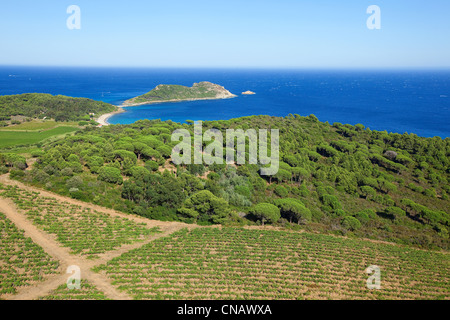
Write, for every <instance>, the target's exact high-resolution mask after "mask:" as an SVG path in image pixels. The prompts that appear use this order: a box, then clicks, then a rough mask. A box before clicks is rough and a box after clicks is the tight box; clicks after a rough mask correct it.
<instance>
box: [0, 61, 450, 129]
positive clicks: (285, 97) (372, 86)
mask: <svg viewBox="0 0 450 320" xmlns="http://www.w3.org/2000/svg"><path fill="white" fill-rule="evenodd" d="M200 81H210V82H213V83H217V84H219V85H222V86H224V87H225V88H226V89H228V90H229V91H231V92H232V93H234V94H236V95H238V97H237V98H232V99H225V100H205V101H189V102H177V103H162V104H152V105H145V106H139V107H128V108H126V111H127V112H125V113H122V114H118V115H115V116H113V117H111V118H110V119H109V120H108V121H109V122H110V123H112V124H129V123H133V122H135V121H137V120H140V119H161V120H169V119H170V120H172V121H176V122H184V121H186V120H226V119H231V118H237V117H241V116H249V115H271V116H287V115H288V114H289V113H292V114H299V115H302V116H307V115H310V114H314V115H316V116H317V117H318V118H319V120H320V121H328V122H329V123H331V124H332V123H334V122H340V123H344V124H345V123H349V124H353V125H354V124H357V123H361V124H363V125H365V126H366V127H369V128H371V129H373V130H381V131H383V130H386V131H388V132H397V133H404V132H408V133H415V134H417V135H419V136H424V137H433V136H440V137H442V138H446V137H450V123H449V121H450V70H441V71H439V70H420V71H418V70H401V71H392V70H391V71H373V70H372V71H369V70H366V71H345V70H332V71H324V70H316V71H314V70H256V69H255V70H250V69H236V70H234V69H126V68H121V69H120V68H114V69H113V68H111V69H108V68H53V67H52V68H49V67H12V66H7V67H6V66H5V67H0V95H10V94H21V93H27V92H43V93H50V94H54V95H56V94H62V95H67V96H73V97H86V98H91V99H95V100H101V101H105V102H108V103H112V104H115V105H120V104H121V103H122V102H123V101H125V100H127V99H129V98H132V97H135V96H138V95H141V94H144V93H146V92H148V91H150V90H151V89H153V88H154V87H156V86H157V85H158V84H180V85H186V86H191V85H192V84H193V83H194V82H200ZM247 90H250V91H254V92H255V93H256V94H255V95H249V96H245V95H241V93H242V92H244V91H247Z"/></svg>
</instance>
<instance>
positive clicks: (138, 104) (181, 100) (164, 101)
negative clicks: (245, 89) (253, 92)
mask: <svg viewBox="0 0 450 320" xmlns="http://www.w3.org/2000/svg"><path fill="white" fill-rule="evenodd" d="M236 97H237V95H235V94H233V95H232V96H229V97H223V98H194V99H171V100H158V101H146V102H139V103H128V104H125V103H123V104H122V105H121V106H120V107H137V106H143V105H147V104H154V103H166V102H184V101H199V100H223V99H231V98H236Z"/></svg>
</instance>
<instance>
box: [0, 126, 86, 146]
mask: <svg viewBox="0 0 450 320" xmlns="http://www.w3.org/2000/svg"><path fill="white" fill-rule="evenodd" d="M77 130H78V128H74V127H56V128H53V129H50V130H45V131H42V132H40V131H34V132H17V131H0V149H2V148H5V147H13V146H23V145H32V144H36V143H38V142H41V141H44V140H46V139H49V138H51V137H55V136H61V135H65V134H68V133H71V132H75V131H77Z"/></svg>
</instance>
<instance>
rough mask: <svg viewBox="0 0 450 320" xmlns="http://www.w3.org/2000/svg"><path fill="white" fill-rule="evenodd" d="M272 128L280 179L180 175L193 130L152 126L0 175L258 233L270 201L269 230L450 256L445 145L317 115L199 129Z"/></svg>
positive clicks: (125, 207)
mask: <svg viewBox="0 0 450 320" xmlns="http://www.w3.org/2000/svg"><path fill="white" fill-rule="evenodd" d="M269 127H270V128H272V129H273V128H279V129H280V160H281V162H280V170H279V171H278V173H277V174H276V175H275V176H273V177H267V176H261V175H260V167H259V166H258V165H250V164H245V165H240V166H232V165H225V164H222V165H217V164H214V165H209V166H208V165H206V164H202V165H187V166H178V167H176V166H174V165H173V164H172V163H171V162H170V156H171V151H172V147H173V146H174V145H176V144H177V143H178V142H177V141H174V142H172V141H171V132H173V130H175V129H179V128H185V129H187V130H189V131H191V132H192V130H193V127H192V126H190V125H188V124H182V125H181V124H177V123H173V122H170V121H168V122H161V121H157V120H154V121H149V120H145V121H138V122H136V123H134V124H132V125H116V126H109V127H106V128H102V129H89V130H86V131H84V132H80V133H79V134H77V135H75V136H73V137H69V138H66V139H64V140H61V141H58V142H55V143H53V144H51V145H49V146H47V147H46V149H45V153H44V154H43V155H40V156H39V159H38V161H37V162H36V164H35V165H34V168H33V170H30V171H27V172H21V171H18V170H16V168H15V163H16V162H18V160H17V159H15V158H14V157H12V156H9V155H5V156H4V158H3V160H2V158H1V157H0V170H1V171H2V172H7V171H9V170H11V169H12V170H11V171H12V173H13V176H15V177H16V178H19V179H22V180H23V181H26V182H30V183H33V184H36V185H38V186H41V187H44V186H45V187H46V188H48V189H50V190H53V191H55V192H57V193H61V194H64V195H70V196H72V197H75V198H78V199H81V200H84V201H88V202H94V203H96V204H101V205H103V206H108V207H114V208H116V209H117V210H121V211H125V212H130V213H135V214H139V215H142V216H145V217H149V218H153V219H165V220H180V221H185V222H197V223H200V224H211V223H224V224H230V223H231V224H260V223H261V217H259V216H258V215H257V214H255V208H256V206H257V205H258V204H261V203H263V204H264V203H268V204H270V205H272V206H276V207H278V208H279V209H280V215H281V218H280V217H275V219H274V220H273V221H272V222H273V223H274V224H275V225H278V226H283V227H285V228H291V229H307V230H317V231H319V232H325V233H334V234H352V235H355V236H358V237H368V238H372V239H379V240H388V241H395V242H400V243H404V244H411V245H415V246H419V247H425V248H438V247H439V248H444V249H448V248H449V247H450V246H449V244H450V241H449V226H450V219H449V211H448V208H449V207H450V201H449V196H448V194H449V193H450V187H449V181H450V176H449V175H450V172H449V169H448V168H449V159H450V157H449V156H450V139H445V140H442V139H441V138H420V137H418V136H416V135H414V134H409V135H408V134H403V135H401V134H388V133H386V132H379V131H372V130H370V129H368V128H364V126H362V125H356V126H351V125H343V124H340V123H335V124H333V125H330V124H328V123H322V122H319V121H318V120H317V118H316V117H314V116H313V115H311V116H308V117H301V116H298V115H295V116H294V115H289V116H288V117H286V118H279V117H269V116H252V117H245V118H239V119H232V120H228V121H209V122H204V123H203V129H204V130H207V129H211V128H216V129H218V130H221V131H225V130H226V129H228V128H232V129H236V128H244V129H245V128H261V129H263V128H269ZM224 154H225V153H224ZM164 170H167V172H165V173H164ZM71 190H72V191H71ZM206 207H209V208H211V210H204V209H203V208H206ZM260 207H261V206H260ZM266 207H267V206H266ZM269 207H270V206H269ZM245 215H246V217H245V218H242V217H243V216H245Z"/></svg>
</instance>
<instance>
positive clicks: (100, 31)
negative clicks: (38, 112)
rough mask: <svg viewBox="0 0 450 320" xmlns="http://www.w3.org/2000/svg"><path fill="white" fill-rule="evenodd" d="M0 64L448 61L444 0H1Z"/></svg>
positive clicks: (448, 8) (448, 12)
mask: <svg viewBox="0 0 450 320" xmlns="http://www.w3.org/2000/svg"><path fill="white" fill-rule="evenodd" d="M69 5H78V6H79V7H80V9H81V29H80V30H69V29H68V28H67V26H66V20H67V18H68V17H69V14H67V12H66V10H67V8H68V6H69ZM369 5H378V6H379V7H380V8H381V30H369V29H368V28H367V26H366V20H367V19H368V17H369V16H370V15H369V14H367V13H366V10H367V7H368V6H369ZM0 65H57V66H134V67H266V68H274V67H275V68H276V67H288V68H289V67H300V68H372V67H373V68H391V67H400V68H405V67H406V68H408V67H420V68H423V67H425V68H426V67H438V68H439V67H447V68H448V67H450V1H449V0H431V1H423V0H271V1H266V0H226V1H224V0H220V1H218V0H158V1H153V0H127V1H121V0H119V1H111V0H109V1H106V0H70V1H66V0H13V1H2V2H1V4H0Z"/></svg>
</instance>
